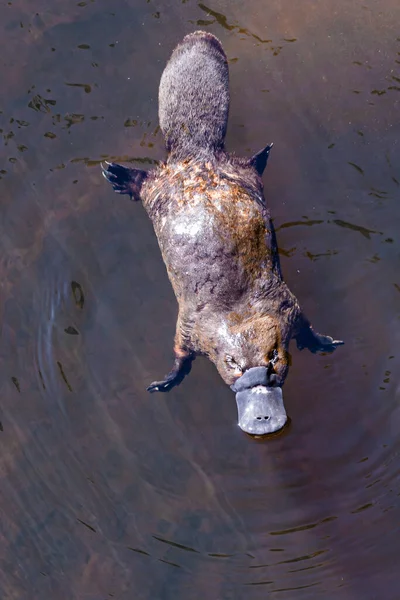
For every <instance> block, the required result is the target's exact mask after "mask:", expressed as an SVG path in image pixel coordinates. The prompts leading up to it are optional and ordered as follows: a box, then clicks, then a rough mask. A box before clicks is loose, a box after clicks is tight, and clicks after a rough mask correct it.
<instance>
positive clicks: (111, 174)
mask: <svg viewBox="0 0 400 600" xmlns="http://www.w3.org/2000/svg"><path fill="white" fill-rule="evenodd" d="M105 164H106V165H107V166H106V167H104V166H103V163H102V164H101V171H102V174H103V177H104V178H105V179H106V180H107V181H108V182H109V183H111V185H112V186H113V189H114V191H116V192H117V194H128V195H129V196H130V197H131V198H132V174H131V173H132V169H130V168H128V167H123V166H122V165H117V164H116V163H109V162H107V161H105Z"/></svg>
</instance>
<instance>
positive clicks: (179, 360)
mask: <svg viewBox="0 0 400 600" xmlns="http://www.w3.org/2000/svg"><path fill="white" fill-rule="evenodd" d="M193 360H194V356H193V355H192V354H190V355H189V356H184V357H181V356H179V357H176V358H175V362H174V366H173V368H172V370H171V371H170V372H169V373H168V375H166V376H165V378H164V379H163V380H162V381H153V383H151V384H150V385H149V387H148V388H147V391H148V392H150V393H153V392H169V390H170V389H171V388H173V387H175V386H176V385H179V384H180V383H181V381H182V380H183V379H184V377H185V376H186V375H188V374H189V373H190V370H191V368H192V362H193Z"/></svg>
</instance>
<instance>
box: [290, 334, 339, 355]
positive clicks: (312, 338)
mask: <svg viewBox="0 0 400 600" xmlns="http://www.w3.org/2000/svg"><path fill="white" fill-rule="evenodd" d="M296 343H297V347H298V349H299V350H303V348H308V350H310V352H313V353H314V354H315V353H316V352H329V353H330V352H333V351H334V350H336V348H337V346H343V344H344V342H342V340H334V339H333V338H332V337H331V336H330V335H321V334H320V333H317V332H316V331H314V330H313V329H312V327H307V328H305V329H303V330H302V331H301V332H300V333H299V334H298V335H297V336H296Z"/></svg>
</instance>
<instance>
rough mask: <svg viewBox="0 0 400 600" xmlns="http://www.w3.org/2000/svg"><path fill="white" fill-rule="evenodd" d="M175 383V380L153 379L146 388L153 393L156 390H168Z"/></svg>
mask: <svg viewBox="0 0 400 600" xmlns="http://www.w3.org/2000/svg"><path fill="white" fill-rule="evenodd" d="M173 385H174V382H173V381H168V380H165V381H153V383H151V384H150V385H149V387H148V388H146V389H147V391H148V392H150V394H153V393H154V392H168V391H169V390H170V389H171V387H173Z"/></svg>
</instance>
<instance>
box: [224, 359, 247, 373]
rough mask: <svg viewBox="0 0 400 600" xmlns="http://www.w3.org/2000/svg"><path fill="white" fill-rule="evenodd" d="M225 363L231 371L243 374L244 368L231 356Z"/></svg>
mask: <svg viewBox="0 0 400 600" xmlns="http://www.w3.org/2000/svg"><path fill="white" fill-rule="evenodd" d="M225 362H226V364H227V365H228V367H229V368H230V369H233V370H235V371H238V372H239V373H242V372H243V369H242V367H241V366H240V365H238V364H237V362H236V361H235V359H234V358H232V356H229V354H228V355H227V356H226V357H225Z"/></svg>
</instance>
